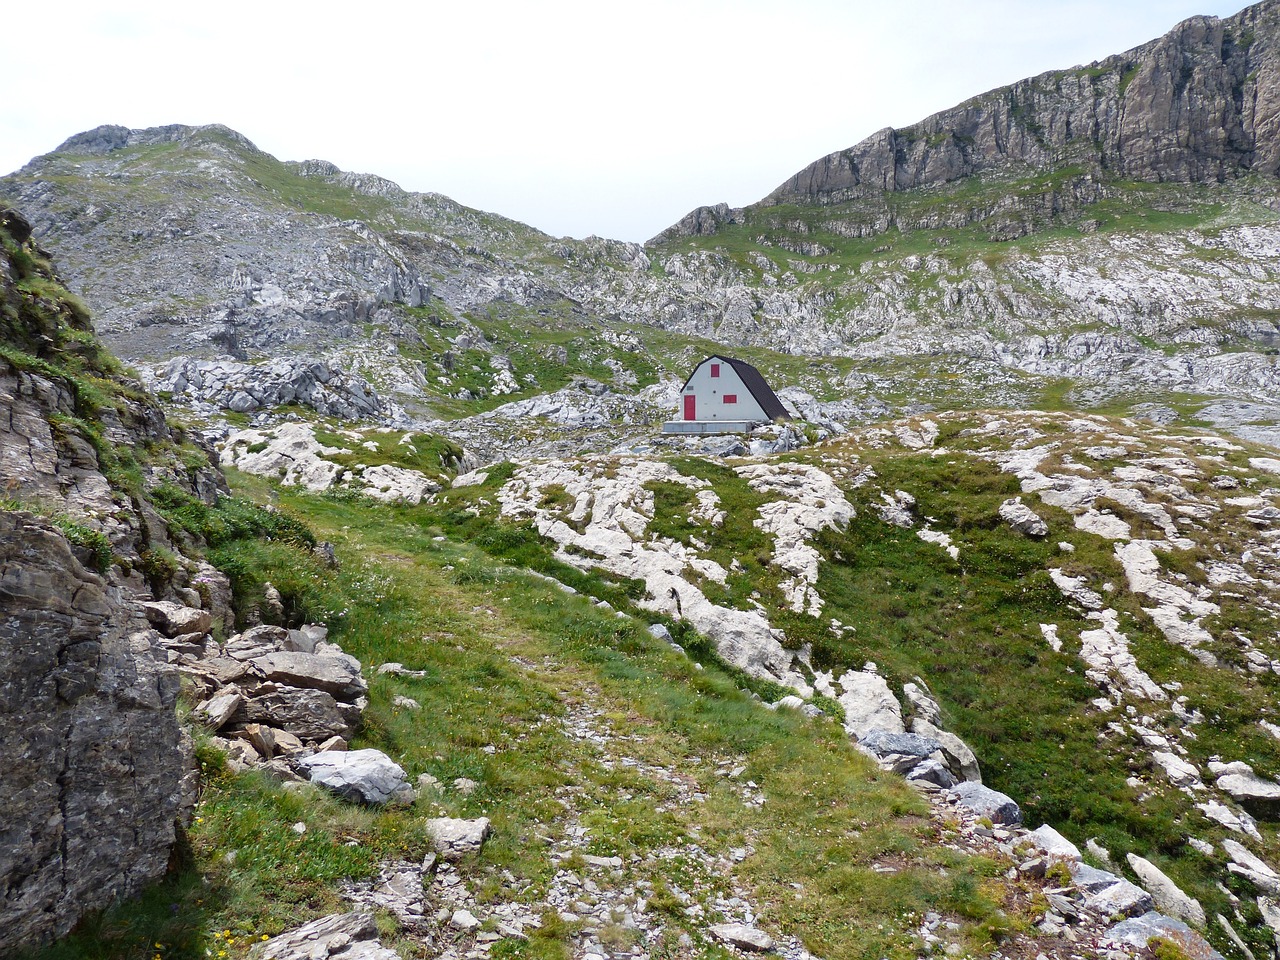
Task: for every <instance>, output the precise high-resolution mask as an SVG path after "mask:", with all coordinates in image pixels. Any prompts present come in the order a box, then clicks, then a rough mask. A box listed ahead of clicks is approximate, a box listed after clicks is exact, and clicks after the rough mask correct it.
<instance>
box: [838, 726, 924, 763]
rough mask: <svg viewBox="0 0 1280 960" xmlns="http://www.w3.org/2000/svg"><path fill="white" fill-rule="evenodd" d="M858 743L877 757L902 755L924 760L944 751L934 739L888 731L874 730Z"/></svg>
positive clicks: (915, 734) (916, 734)
mask: <svg viewBox="0 0 1280 960" xmlns="http://www.w3.org/2000/svg"><path fill="white" fill-rule="evenodd" d="M858 743H859V744H861V745H862V746H864V747H866V748H867V749H868V750H870V751H871V752H872V753H874V754H875V755H876V756H877V757H883V756H888V755H890V754H902V755H905V756H911V757H919V758H921V759H924V758H925V757H928V756H931V755H932V754H935V753H938V752H940V751H941V750H942V744H941V743H940V742H938V741H937V740H935V739H933V738H932V737H924V736H921V735H920V734H918V733H890V732H889V731H887V730H872V731H871V732H870V733H868V734H867V735H866V736H865V737H862V738H861V739H859V741H858Z"/></svg>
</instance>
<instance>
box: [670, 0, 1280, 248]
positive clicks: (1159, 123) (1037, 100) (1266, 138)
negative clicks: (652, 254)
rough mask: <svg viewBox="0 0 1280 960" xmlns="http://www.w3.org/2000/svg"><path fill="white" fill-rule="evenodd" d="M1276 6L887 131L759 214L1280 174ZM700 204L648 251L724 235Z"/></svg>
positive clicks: (1190, 28) (1193, 26)
mask: <svg viewBox="0 0 1280 960" xmlns="http://www.w3.org/2000/svg"><path fill="white" fill-rule="evenodd" d="M1278 50H1280V3H1277V2H1276V0H1265V2H1263V3H1259V4H1256V5H1254V6H1251V7H1248V8H1247V9H1245V10H1242V11H1241V12H1240V13H1238V14H1236V15H1235V16H1233V17H1229V18H1225V19H1219V18H1217V17H1207V16H1200V17H1192V18H1191V19H1189V20H1185V21H1183V22H1182V23H1180V24H1178V25H1177V26H1176V27H1174V28H1173V29H1172V30H1170V31H1169V32H1168V33H1167V34H1165V35H1164V36H1163V37H1160V38H1158V39H1156V40H1152V41H1151V42H1149V43H1146V44H1144V45H1142V46H1140V47H1136V48H1134V49H1133V50H1129V51H1127V52H1125V53H1121V54H1117V55H1114V56H1111V57H1108V58H1106V59H1105V60H1102V61H1098V62H1095V63H1092V64H1089V65H1087V66H1077V67H1073V68H1071V69H1067V70H1052V71H1049V72H1047V73H1042V74H1040V75H1039V76H1036V77H1031V78H1028V79H1025V80H1020V81H1018V82H1017V83H1014V84H1011V85H1009V86H1005V87H1000V88H997V89H995V90H991V91H989V92H987V93H984V94H981V95H979V96H976V97H973V98H972V99H969V100H966V101H965V102H963V103H961V104H959V105H958V106H955V107H953V108H951V109H950V110H945V111H942V112H940V113H936V114H934V115H932V116H930V117H927V118H925V119H924V120H922V121H920V122H919V123H916V124H912V125H910V126H907V127H902V128H893V127H886V128H884V129H882V130H879V131H877V132H875V133H873V134H872V135H871V136H869V137H867V138H866V139H865V140H863V141H861V142H860V143H857V144H855V145H854V146H852V147H849V148H847V149H844V150H837V151H835V152H834V153H830V154H828V155H827V156H825V157H822V158H821V159H819V160H816V161H815V162H813V163H811V164H810V165H809V166H807V167H805V168H804V169H802V170H800V171H799V172H797V173H796V174H795V175H794V176H792V177H790V178H788V179H787V180H786V181H784V182H783V183H782V184H780V185H779V186H778V187H777V189H775V190H774V191H773V192H772V193H770V194H769V195H768V196H767V197H765V198H764V199H763V200H762V201H761V202H760V204H759V205H760V206H772V205H777V204H786V203H797V202H798V203H806V204H808V203H813V204H821V205H830V204H842V203H848V202H851V201H860V200H862V201H865V200H868V199H874V198H876V197H880V196H883V195H884V194H887V193H896V192H902V191H907V190H912V189H917V188H929V187H937V186H940V185H943V184H947V183H952V182H955V181H958V180H963V179H965V178H969V177H975V176H1001V177H1025V176H1029V175H1035V174H1038V173H1044V172H1047V171H1053V170H1067V171H1070V172H1073V173H1074V175H1075V176H1077V177H1078V178H1087V177H1092V178H1103V179H1106V178H1116V179H1124V180H1139V181H1150V182H1178V183H1199V182H1206V181H1207V182H1223V181H1227V180H1232V179H1236V178H1239V177H1242V176H1245V175H1247V174H1250V173H1255V174H1261V175H1263V176H1266V177H1274V176H1276V175H1277V173H1280V137H1277V135H1276V128H1275V125H1274V122H1273V121H1274V118H1275V117H1276V115H1277V112H1280V57H1278V56H1277V51H1278ZM718 222H719V221H718V220H717V217H716V216H715V214H714V208H700V209H699V210H696V211H694V212H693V213H691V214H689V215H688V216H687V217H685V218H684V219H683V220H681V221H680V222H679V223H677V224H675V225H673V226H672V227H671V228H669V229H668V230H667V231H664V232H663V233H661V234H659V235H658V236H657V237H655V238H654V241H651V242H661V241H664V240H669V239H672V238H673V237H678V236H699V235H704V234H706V233H708V232H714V231H715V229H716V228H717V226H718Z"/></svg>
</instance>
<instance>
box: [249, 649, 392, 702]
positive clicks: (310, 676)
mask: <svg viewBox="0 0 1280 960" xmlns="http://www.w3.org/2000/svg"><path fill="white" fill-rule="evenodd" d="M249 664H250V665H251V666H252V667H254V669H256V670H257V671H258V672H259V673H261V674H262V676H263V677H264V678H265V679H267V680H272V681H274V682H276V683H287V684H289V685H290V686H294V687H306V688H308V689H312V690H323V691H324V692H325V693H328V694H331V695H333V696H334V697H337V698H338V699H339V700H346V701H348V702H350V701H351V700H354V699H355V698H356V697H359V696H361V695H363V694H365V693H367V692H368V690H369V685H368V684H367V683H365V681H364V678H363V677H362V676H360V671H359V670H355V671H353V670H352V669H351V665H350V663H348V662H347V661H346V660H344V659H339V658H337V657H326V656H320V655H317V654H314V653H297V652H283V653H269V654H267V655H265V656H261V657H254V658H253V659H252V660H250V661H249Z"/></svg>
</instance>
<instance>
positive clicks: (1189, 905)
mask: <svg viewBox="0 0 1280 960" xmlns="http://www.w3.org/2000/svg"><path fill="white" fill-rule="evenodd" d="M1129 866H1130V867H1132V868H1133V872H1134V873H1135V874H1137V876H1138V879H1139V880H1141V881H1142V885H1143V886H1144V887H1146V888H1147V892H1148V893H1150V894H1151V899H1152V900H1154V901H1155V908H1156V909H1157V910H1159V911H1160V912H1161V913H1163V914H1165V915H1167V916H1170V917H1173V918H1175V919H1177V920H1185V921H1186V922H1187V923H1194V924H1195V925H1196V926H1197V927H1203V926H1204V924H1205V916H1204V907H1202V906H1200V901H1198V900H1196V899H1195V897H1191V896H1188V895H1187V894H1186V893H1184V892H1183V890H1182V888H1181V887H1179V886H1178V885H1177V884H1176V883H1174V882H1173V880H1171V879H1170V878H1169V877H1168V876H1167V875H1166V874H1165V873H1164V871H1163V870H1161V869H1160V868H1159V867H1157V866H1156V865H1155V864H1154V863H1152V862H1151V861H1150V860H1146V859H1144V858H1142V857H1140V856H1138V855H1137V854H1135V853H1131V854H1129Z"/></svg>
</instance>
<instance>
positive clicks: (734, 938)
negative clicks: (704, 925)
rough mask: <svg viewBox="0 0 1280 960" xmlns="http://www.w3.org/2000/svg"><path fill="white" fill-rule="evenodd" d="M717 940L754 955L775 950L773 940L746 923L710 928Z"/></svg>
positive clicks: (722, 924) (717, 925)
mask: <svg viewBox="0 0 1280 960" xmlns="http://www.w3.org/2000/svg"><path fill="white" fill-rule="evenodd" d="M708 929H709V930H710V931H711V935H712V936H713V937H715V938H716V939H717V940H720V941H722V942H724V943H727V944H729V946H731V947H737V948H738V949H739V950H748V951H750V952H752V953H767V952H768V951H770V950H772V949H773V938H772V937H771V936H769V935H768V934H767V933H765V932H764V931H763V930H760V929H758V928H756V927H751V926H747V924H745V923H717V924H713V925H712V926H711V927H709V928H708Z"/></svg>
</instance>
